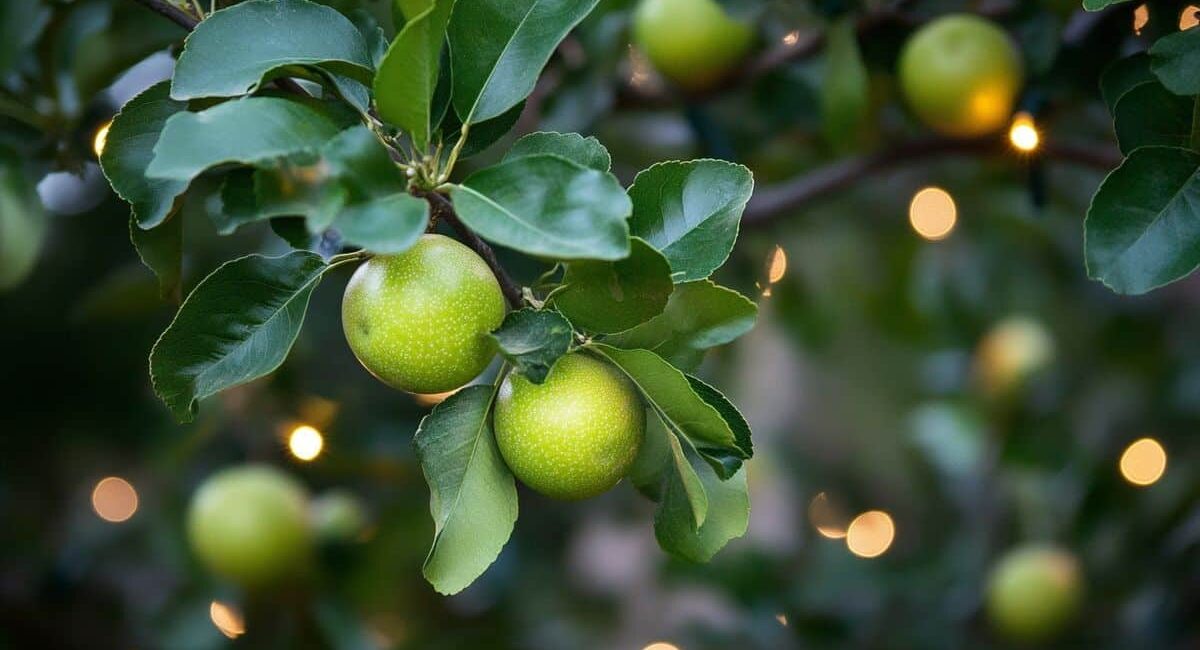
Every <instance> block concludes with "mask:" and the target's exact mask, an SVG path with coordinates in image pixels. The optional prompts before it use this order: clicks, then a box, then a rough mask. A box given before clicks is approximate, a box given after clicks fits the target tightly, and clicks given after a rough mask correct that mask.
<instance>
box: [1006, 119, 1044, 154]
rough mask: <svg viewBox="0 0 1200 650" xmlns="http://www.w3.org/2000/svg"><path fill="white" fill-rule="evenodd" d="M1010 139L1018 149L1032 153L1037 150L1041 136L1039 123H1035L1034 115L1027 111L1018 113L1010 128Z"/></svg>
mask: <svg viewBox="0 0 1200 650" xmlns="http://www.w3.org/2000/svg"><path fill="white" fill-rule="evenodd" d="M1008 140H1009V142H1011V143H1012V146H1013V147H1014V148H1016V149H1017V150H1018V151H1023V152H1025V153H1030V152H1033V151H1035V150H1037V148H1038V145H1039V144H1040V143H1041V136H1040V135H1038V130H1037V124H1035V123H1034V121H1033V116H1032V115H1030V114H1029V113H1026V112H1025V111H1021V112H1020V113H1017V115H1016V116H1015V117H1014V118H1013V121H1012V126H1011V127H1010V128H1009V130H1008Z"/></svg>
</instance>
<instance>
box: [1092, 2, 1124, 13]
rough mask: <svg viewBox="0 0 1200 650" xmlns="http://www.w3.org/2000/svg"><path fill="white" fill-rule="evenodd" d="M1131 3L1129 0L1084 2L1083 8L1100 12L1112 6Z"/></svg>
mask: <svg viewBox="0 0 1200 650" xmlns="http://www.w3.org/2000/svg"><path fill="white" fill-rule="evenodd" d="M1122 2H1129V0H1083V8H1084V9H1086V10H1088V11H1100V10H1101V9H1104V8H1105V7H1108V6H1110V5H1115V4H1120V3H1122Z"/></svg>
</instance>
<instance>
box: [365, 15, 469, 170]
mask: <svg viewBox="0 0 1200 650" xmlns="http://www.w3.org/2000/svg"><path fill="white" fill-rule="evenodd" d="M453 8H454V0H435V1H433V2H431V3H430V6H429V8H428V9H426V10H425V11H423V12H421V13H419V14H417V15H416V16H415V17H413V18H412V19H411V20H409V21H408V22H407V23H406V24H405V25H404V28H403V29H402V30H400V33H399V34H398V35H397V36H396V39H395V40H394V41H392V46H391V47H390V48H389V49H388V53H387V56H385V57H384V59H383V63H382V64H380V66H379V72H378V73H377V74H376V75H375V105H376V107H377V108H378V109H379V115H380V116H381V117H382V118H383V119H384V120H386V121H388V122H391V123H392V124H395V125H396V126H398V127H400V128H401V129H403V130H404V131H407V132H408V133H409V135H410V136H411V137H412V140H413V143H414V144H416V146H417V149H418V150H420V151H424V150H425V148H426V147H427V146H428V144H429V138H430V130H431V128H432V126H433V123H432V118H431V112H432V108H433V107H432V102H433V94H434V90H435V89H436V87H437V82H438V69H439V67H440V63H441V56H442V43H443V42H444V41H445V40H446V39H445V34H446V24H447V23H448V22H449V21H450V11H451V10H452V9H453Z"/></svg>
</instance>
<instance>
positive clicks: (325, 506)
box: [312, 490, 367, 542]
mask: <svg viewBox="0 0 1200 650" xmlns="http://www.w3.org/2000/svg"><path fill="white" fill-rule="evenodd" d="M312 522H313V530H314V531H315V532H316V535H317V538H318V539H321V540H324V541H327V542H348V541H352V540H354V539H355V538H356V537H358V536H359V535H360V534H361V533H362V532H363V530H364V529H365V528H366V527H367V513H366V511H365V510H364V509H363V505H362V502H361V501H359V499H358V497H356V496H354V495H353V494H351V493H349V492H347V491H345V490H330V491H329V492H326V493H325V494H322V495H320V496H318V497H317V498H315V499H313V502H312Z"/></svg>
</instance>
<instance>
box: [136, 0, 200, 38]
mask: <svg viewBox="0 0 1200 650" xmlns="http://www.w3.org/2000/svg"><path fill="white" fill-rule="evenodd" d="M133 1H134V2H136V3H138V4H141V5H145V6H146V7H147V8H149V9H150V10H151V11H153V12H155V13H158V14H161V15H163V16H166V17H167V18H168V19H170V20H171V22H174V23H175V24H177V25H179V26H180V27H182V28H184V29H186V30H188V31H191V30H193V29H195V28H196V25H198V24H200V21H199V20H198V19H197V18H196V17H195V16H193V15H191V14H189V13H188V12H186V11H184V10H183V9H181V8H179V7H177V6H175V5H173V4H171V3H169V2H167V1H166V0H133Z"/></svg>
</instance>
